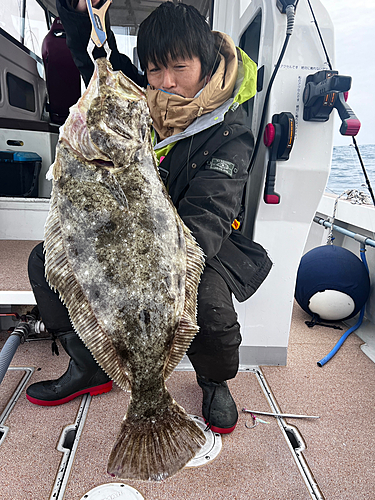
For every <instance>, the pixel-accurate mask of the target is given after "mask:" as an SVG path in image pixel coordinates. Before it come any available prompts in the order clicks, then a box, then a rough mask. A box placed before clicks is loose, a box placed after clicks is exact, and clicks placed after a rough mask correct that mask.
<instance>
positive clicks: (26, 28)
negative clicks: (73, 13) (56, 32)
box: [0, 0, 52, 57]
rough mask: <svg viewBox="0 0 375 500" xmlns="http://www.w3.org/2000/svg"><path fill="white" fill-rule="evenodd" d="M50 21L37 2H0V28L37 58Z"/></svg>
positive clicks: (9, 0)
mask: <svg viewBox="0 0 375 500" xmlns="http://www.w3.org/2000/svg"><path fill="white" fill-rule="evenodd" d="M51 20H52V17H51V14H50V13H49V12H48V11H47V9H45V8H44V7H42V6H41V5H40V3H39V2H37V0H2V2H1V9H0V27H1V28H2V29H3V30H4V31H6V32H7V33H8V34H9V35H11V36H12V37H13V38H14V39H15V40H17V41H18V42H20V43H21V44H22V45H24V46H25V47H26V48H28V49H29V50H30V51H31V52H33V53H34V54H36V55H37V56H39V57H41V56H42V43H43V39H44V37H45V36H46V34H47V33H48V29H49V27H48V24H49V22H50V21H51Z"/></svg>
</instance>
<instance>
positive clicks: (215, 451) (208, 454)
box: [185, 415, 222, 467]
mask: <svg viewBox="0 0 375 500" xmlns="http://www.w3.org/2000/svg"><path fill="white" fill-rule="evenodd" d="M190 417H191V418H192V419H193V420H194V422H195V423H196V424H197V425H198V427H200V429H201V430H202V431H203V432H204V435H205V436H206V442H205V444H204V445H203V446H202V448H201V449H200V450H199V451H198V452H197V453H196V455H195V457H194V458H192V459H191V460H190V462H188V463H187V464H186V466H185V467H200V466H201V465H206V464H208V463H210V462H212V461H213V460H215V458H216V457H217V456H218V455H219V453H220V452H221V447H222V441H221V435H220V434H218V433H217V432H212V430H211V429H209V428H207V425H206V423H205V421H204V420H203V418H202V417H198V416H196V415H190Z"/></svg>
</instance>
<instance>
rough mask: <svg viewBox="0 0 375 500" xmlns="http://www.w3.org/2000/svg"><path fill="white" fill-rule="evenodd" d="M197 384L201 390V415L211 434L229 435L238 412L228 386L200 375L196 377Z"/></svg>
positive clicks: (234, 424) (235, 422)
mask: <svg viewBox="0 0 375 500" xmlns="http://www.w3.org/2000/svg"><path fill="white" fill-rule="evenodd" d="M197 382H198V385H199V386H200V387H201V389H202V390H203V404H202V415H203V418H204V419H205V421H206V424H207V425H209V426H210V429H211V430H212V431H213V432H218V433H219V434H229V433H230V432H232V431H233V430H234V428H235V427H236V424H237V420H238V411H237V407H236V403H235V402H234V399H233V398H232V395H231V393H230V391H229V387H228V384H227V383H226V382H225V381H224V382H214V381H213V380H210V379H208V378H206V377H201V376H200V375H197Z"/></svg>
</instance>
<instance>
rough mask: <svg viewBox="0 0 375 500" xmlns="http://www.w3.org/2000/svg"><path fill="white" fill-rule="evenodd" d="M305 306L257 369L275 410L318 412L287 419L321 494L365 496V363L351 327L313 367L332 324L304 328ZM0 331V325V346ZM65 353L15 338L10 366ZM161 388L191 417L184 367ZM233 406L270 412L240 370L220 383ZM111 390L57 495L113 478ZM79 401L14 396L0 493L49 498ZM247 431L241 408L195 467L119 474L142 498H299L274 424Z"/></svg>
mask: <svg viewBox="0 0 375 500" xmlns="http://www.w3.org/2000/svg"><path fill="white" fill-rule="evenodd" d="M305 319H306V316H305V313H304V312H303V311H301V310H300V309H299V307H298V306H296V307H295V310H294V315H293V323H292V330H291V342H290V347H289V357H288V366H287V367H263V368H262V371H263V374H264V376H265V378H266V380H267V382H268V384H269V385H270V387H271V390H272V392H273V395H274V397H275V399H276V400H277V402H278V404H279V406H280V408H281V410H282V411H284V412H288V413H303V414H308V415H320V416H321V418H320V419H319V420H295V419H294V420H292V419H290V420H289V423H291V424H293V425H295V426H296V427H297V428H298V429H299V431H300V433H301V434H302V436H303V438H304V441H305V443H306V446H307V448H306V450H305V451H304V452H303V455H304V457H305V459H306V461H307V463H308V465H309V468H310V470H311V471H312V473H313V475H314V476H315V479H316V481H317V483H318V485H319V487H320V489H321V491H322V493H323V495H324V498H326V499H327V500H328V499H329V500H346V499H347V500H349V499H350V500H352V499H353V498H356V500H362V499H363V500H365V499H366V500H368V499H370V498H373V485H374V480H375V454H374V452H373V449H372V443H373V440H374V435H375V423H374V418H373V406H374V405H373V402H374V396H375V365H374V364H373V363H372V362H371V361H370V360H369V359H368V358H367V357H366V356H365V355H364V354H363V353H362V351H361V350H360V348H359V346H360V344H361V341H360V339H359V338H358V337H357V336H356V335H355V334H352V336H350V337H349V338H348V340H347V341H346V342H345V344H344V346H343V347H342V348H341V350H340V351H339V352H338V354H337V355H336V356H335V357H334V358H333V359H332V360H331V361H330V362H329V363H328V364H327V365H325V366H324V367H323V368H319V367H318V366H317V365H316V362H317V360H319V359H321V358H322V357H323V356H324V355H325V354H326V353H327V352H328V351H329V350H330V349H331V347H332V346H333V345H334V343H335V342H336V340H337V339H338V338H339V337H340V335H341V333H342V332H336V331H333V330H332V331H331V330H329V329H325V328H322V327H315V328H314V329H312V330H310V329H308V328H307V327H306V326H305V324H304V320H305ZM5 338H6V334H5V333H3V334H2V336H1V337H0V339H1V344H0V345H2V343H3V341H4V339H5ZM67 361H68V358H67V356H66V355H65V354H64V353H61V355H60V356H59V357H58V358H56V357H55V356H54V357H52V355H51V354H50V342H49V341H43V342H33V343H27V344H24V345H21V346H20V347H19V349H18V351H17V353H16V355H15V357H14V359H13V362H12V366H34V367H36V370H35V371H34V373H33V375H32V377H31V380H30V382H29V383H32V382H35V381H38V380H43V379H44V380H45V379H46V378H50V377H55V376H58V375H59V374H61V373H62V372H63V371H64V370H65V367H66V364H67ZM18 378H19V375H17V372H14V371H12V372H8V374H7V375H6V377H5V379H4V381H3V384H2V385H1V386H0V413H1V411H2V408H3V407H4V406H5V404H6V401H7V400H8V398H9V397H10V394H11V393H12V387H14V386H15V384H16V382H17V380H18ZM168 386H169V388H170V391H171V393H172V394H173V396H174V397H175V399H176V400H177V401H178V402H179V403H180V404H182V405H183V406H184V407H185V408H186V410H187V411H188V412H189V413H192V414H197V415H200V405H201V391H200V389H199V387H198V386H197V385H196V382H195V376H194V373H193V372H181V371H176V372H175V373H174V374H173V375H172V377H171V379H170V380H169V382H168ZM230 387H231V390H232V393H233V396H234V398H235V400H236V403H237V405H238V408H239V409H241V408H242V407H247V408H251V409H255V410H263V411H270V408H269V405H268V403H267V400H266V398H265V396H264V394H263V392H262V390H261V387H260V385H259V383H258V381H257V378H256V376H255V375H254V374H253V373H246V372H240V373H239V374H238V376H237V377H236V379H234V380H232V381H231V382H230ZM128 397H129V396H128V394H126V393H123V392H122V391H121V390H119V389H118V388H114V390H113V391H112V392H111V393H109V394H106V395H102V396H96V397H94V398H93V399H92V401H91V404H90V408H89V413H88V416H87V420H86V423H85V426H84V429H83V433H82V437H81V440H80V442H79V445H78V449H77V453H76V457H75V460H74V465H73V468H72V472H71V474H70V477H69V481H68V484H67V487H66V490H65V495H64V500H79V499H80V498H81V497H82V496H83V495H84V494H85V493H86V492H88V491H89V490H91V489H92V488H93V487H95V486H97V485H100V484H103V483H107V482H111V481H115V482H118V480H117V479H116V480H114V479H112V478H111V477H110V476H108V475H107V473H106V462H107V457H108V454H109V452H110V450H111V447H112V444H113V442H114V439H115V436H116V434H117V431H118V428H119V425H120V422H121V420H122V418H123V415H124V413H125V410H126V405H127V403H128ZM79 405H80V399H79V398H78V399H77V400H75V401H71V402H70V403H68V404H65V405H63V406H62V407H55V408H53V407H51V408H43V407H37V406H33V405H31V404H30V403H29V402H28V401H27V400H26V398H25V395H24V393H22V394H21V396H20V398H19V400H18V402H17V404H16V406H15V408H14V409H13V411H12V413H11V414H10V416H9V418H8V419H7V420H6V422H5V425H6V426H8V427H9V432H8V434H7V436H6V438H5V440H4V442H3V444H2V445H1V446H0V448H1V450H0V451H1V453H0V491H1V498H12V499H14V500H26V499H28V500H29V499H33V500H34V499H35V500H39V499H40V500H45V499H49V498H50V495H51V490H52V487H53V484H54V481H55V476H56V473H57V471H58V468H59V464H60V460H61V457H62V453H61V452H59V451H57V449H56V445H57V443H58V441H59V438H60V435H61V432H62V429H63V428H64V427H65V426H66V425H69V424H72V423H74V421H75V418H76V414H77V411H78V408H79ZM263 418H264V419H265V420H267V421H269V422H270V424H269V425H265V424H260V425H258V426H257V427H255V428H254V429H247V428H246V427H245V421H247V420H249V417H248V415H246V414H243V413H241V414H240V419H239V423H238V425H237V428H236V430H235V431H234V432H233V433H232V434H231V435H228V436H224V437H223V448H222V451H221V453H220V455H219V456H218V457H217V458H216V459H215V460H214V461H213V462H211V463H210V464H207V465H205V466H202V467H199V468H194V469H184V470H182V471H180V472H179V473H178V474H176V475H175V476H174V477H172V478H170V479H167V480H165V481H163V482H160V483H151V482H141V481H124V482H125V483H126V484H129V485H131V486H133V487H134V488H136V489H137V490H138V491H139V492H140V493H141V494H142V495H143V497H144V498H145V499H146V500H161V499H163V500H168V499H180V500H198V499H199V500H200V499H202V498H205V499H214V500H224V499H228V498H230V499H236V500H245V499H246V500H247V499H257V500H266V499H267V500H285V499H299V500H305V499H306V500H308V499H309V498H311V497H310V494H309V492H308V490H307V488H306V486H305V483H304V481H303V479H302V476H301V475H300V473H299V470H298V468H297V466H296V463H295V461H294V460H293V457H292V454H291V452H290V449H289V447H288V444H287V442H286V440H285V439H284V437H283V435H282V433H281V430H280V428H279V426H278V425H277V423H276V421H275V419H273V418H272V417H263Z"/></svg>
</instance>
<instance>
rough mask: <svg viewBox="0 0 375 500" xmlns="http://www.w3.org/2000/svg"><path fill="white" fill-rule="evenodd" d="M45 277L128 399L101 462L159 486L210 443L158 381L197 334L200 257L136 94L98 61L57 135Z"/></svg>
mask: <svg viewBox="0 0 375 500" xmlns="http://www.w3.org/2000/svg"><path fill="white" fill-rule="evenodd" d="M51 169H52V176H53V190H52V197H51V208H50V212H49V215H48V218H47V222H46V227H45V254H46V276H47V279H48V282H49V283H50V285H51V287H52V288H54V289H56V290H57V291H58V292H59V294H60V297H61V299H62V301H63V302H64V304H65V305H66V306H67V308H68V310H69V315H70V318H71V321H72V323H73V325H74V328H75V329H76V332H77V333H78V335H79V336H80V338H81V339H82V340H83V342H84V343H85V345H86V346H87V347H88V348H89V349H90V351H91V353H92V354H93V356H94V358H95V359H96V360H97V362H98V363H99V364H100V366H101V367H102V368H103V370H104V371H105V372H106V373H107V374H108V375H109V376H110V377H111V378H112V379H113V380H114V381H115V382H116V383H117V384H118V385H119V386H120V387H121V388H122V389H124V390H127V389H129V388H130V389H131V400H130V403H129V407H128V410H127V413H126V415H125V418H124V420H123V423H122V426H121V430H120V433H119V435H118V437H117V441H116V443H115V445H114V447H113V450H112V452H111V455H110V458H109V462H108V472H109V473H111V474H113V475H115V476H117V477H121V478H136V479H144V480H149V479H152V480H161V479H164V478H166V477H168V476H171V475H172V474H174V473H176V472H177V471H178V470H180V469H181V468H182V467H183V466H184V465H185V464H186V463H187V462H188V461H189V460H190V459H191V458H192V457H193V456H194V455H195V453H196V452H197V451H198V450H199V449H200V447H201V446H202V445H203V444H204V442H205V437H204V434H203V432H202V431H201V430H200V429H199V427H198V426H197V425H196V424H195V423H194V422H193V421H192V420H191V419H190V418H189V416H188V415H187V414H186V412H185V410H184V409H183V408H182V407H181V406H179V405H178V404H177V403H176V402H175V401H174V400H173V399H172V397H171V395H170V394H169V392H168V390H167V389H166V386H165V379H166V378H167V377H168V376H169V375H170V374H171V373H172V371H173V370H174V368H175V367H176V365H177V364H178V363H179V361H180V360H181V358H182V356H183V355H184V353H185V352H186V350H187V348H188V346H189V344H190V342H191V341H192V339H193V337H194V335H195V334H196V332H197V330H198V327H197V325H196V297H197V287H198V283H199V279H200V275H201V272H202V270H203V265H204V264H203V253H202V251H201V249H200V248H199V246H198V245H197V243H196V242H195V240H194V239H193V237H192V235H191V234H190V232H189V230H188V229H187V228H186V226H185V225H184V224H183V222H182V220H181V219H180V217H179V216H178V214H177V211H176V209H175V207H174V206H173V204H172V203H171V201H170V198H169V196H168V194H167V192H166V190H165V188H164V185H163V183H162V181H161V179H160V177H159V174H158V171H157V167H156V161H155V157H154V153H153V149H152V145H151V136H150V116H149V111H148V107H147V103H146V99H145V95H144V93H143V92H142V90H141V89H140V88H139V87H138V86H137V85H135V84H134V83H133V82H132V81H131V80H129V79H128V78H126V77H125V76H124V75H123V74H122V73H121V72H113V71H112V68H111V66H110V64H109V63H108V62H107V60H106V59H99V60H98V61H97V64H96V65H95V72H94V75H93V78H92V80H91V82H90V84H89V86H88V88H87V90H86V92H85V93H84V95H83V96H82V98H81V99H80V100H79V101H78V103H77V104H76V105H75V106H73V107H72V108H71V110H70V115H69V118H68V120H67V121H66V123H65V125H64V127H63V128H62V129H61V132H60V140H59V144H58V147H57V154H56V161H55V163H54V164H53V165H52V167H51Z"/></svg>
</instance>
